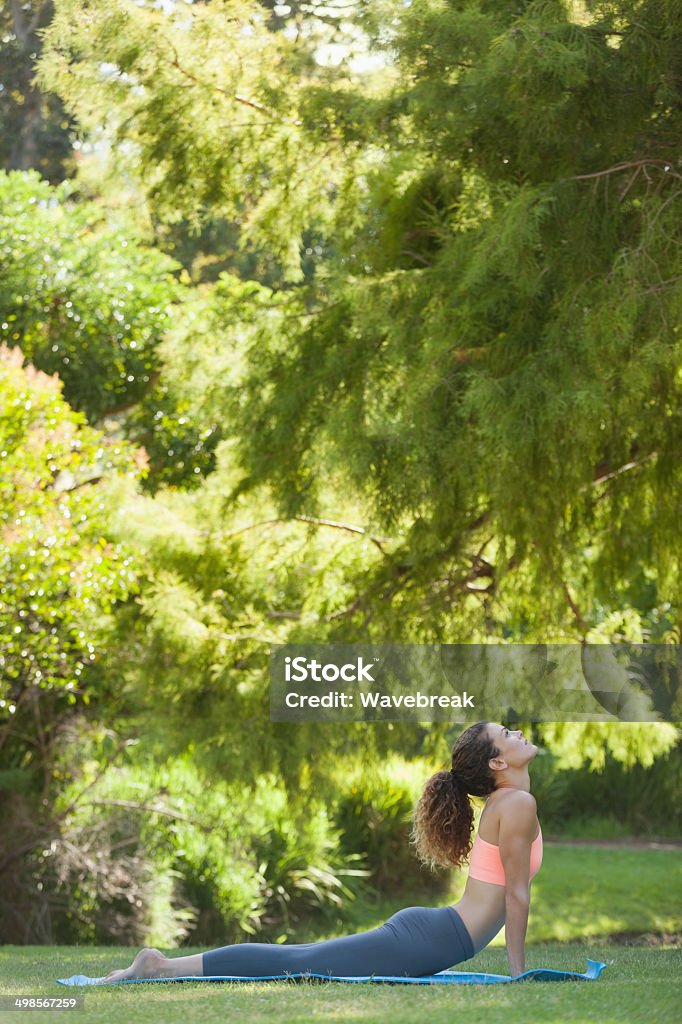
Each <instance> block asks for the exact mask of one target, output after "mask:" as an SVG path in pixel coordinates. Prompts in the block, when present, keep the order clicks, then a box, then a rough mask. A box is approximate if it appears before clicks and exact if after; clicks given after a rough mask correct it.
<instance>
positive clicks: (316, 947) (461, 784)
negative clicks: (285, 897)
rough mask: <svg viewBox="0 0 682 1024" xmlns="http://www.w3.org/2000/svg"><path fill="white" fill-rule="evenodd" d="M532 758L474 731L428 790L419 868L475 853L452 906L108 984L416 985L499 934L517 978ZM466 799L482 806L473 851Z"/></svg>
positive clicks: (530, 858) (418, 829)
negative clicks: (297, 981)
mask: <svg viewBox="0 0 682 1024" xmlns="http://www.w3.org/2000/svg"><path fill="white" fill-rule="evenodd" d="M537 752H538V749H537V747H536V746H534V745H533V744H532V743H529V742H528V741H527V740H525V739H524V738H523V736H522V734H521V732H520V731H518V730H517V731H515V732H513V731H511V730H509V729H506V728H505V727H504V726H502V725H497V724H494V723H491V722H478V723H477V724H476V725H472V726H471V727H470V728H468V729H466V730H465V732H463V733H462V735H461V736H460V737H459V739H458V741H457V743H456V744H455V746H454V748H453V751H452V769H451V770H450V771H449V772H446V771H440V772H436V774H435V775H432V776H431V778H430V779H429V780H428V782H427V783H426V785H425V787H424V791H423V793H422V795H421V797H420V798H419V800H418V802H417V806H416V808H415V815H414V827H413V832H412V839H413V842H414V844H415V846H416V850H417V855H418V856H419V858H420V860H422V861H423V862H424V863H426V864H429V865H430V866H431V867H434V866H435V865H441V866H449V867H454V866H456V867H459V866H461V865H463V864H464V863H465V861H466V858H467V855H468V853H469V850H470V848H471V863H470V865H469V877H468V879H467V883H466V888H465V890H464V895H463V896H462V898H461V899H460V900H459V901H458V902H457V903H455V904H454V906H445V907H406V908H405V909H404V910H399V911H398V912H397V913H396V914H394V915H393V917H391V918H389V920H388V921H386V923H385V924H383V925H381V926H380V927H379V928H374V929H372V930H371V931H367V932H361V933H359V934H357V935H346V936H343V937H342V938H338V939H328V940H326V941H323V942H307V943H299V944H287V943H285V944H283V945H277V944H274V943H262V942H246V943H238V944H236V945H232V946H223V947H221V948H220V949H212V950H210V951H208V952H206V953H197V954H195V955H193V956H180V957H173V958H172V959H168V958H167V957H165V956H164V955H163V954H162V953H160V952H159V951H158V950H157V949H143V950H141V951H140V952H139V953H138V954H137V956H136V957H135V959H134V961H133V963H132V964H131V966H130V967H128V968H127V969H125V970H116V971H111V972H110V973H109V974H108V975H107V976H106V978H105V979H104V980H105V981H123V980H125V979H131V978H178V977H202V976H203V977H210V976H217V975H229V976H234V977H259V976H265V975H286V974H296V973H304V972H311V973H313V974H326V975H334V976H336V977H362V976H367V975H371V974H376V975H401V976H407V977H419V976H421V975H426V974H436V973H438V971H442V970H445V969H446V968H448V967H452V966H453V965H455V964H459V963H462V962H463V961H464V960H469V959H470V958H471V957H472V956H474V955H475V954H476V953H478V952H480V950H482V949H484V948H485V946H487V945H488V943H489V942H490V941H491V940H492V939H493V938H494V936H495V935H497V933H498V932H499V931H500V929H501V928H502V926H503V925H505V926H506V939H507V955H508V958H509V968H510V973H511V975H512V976H513V977H516V976H517V975H519V974H522V973H523V971H524V970H525V961H524V946H525V938H526V926H527V923H528V911H529V908H530V880H531V878H532V877H533V875H534V874H535V873H536V872H537V871H538V869H539V867H540V864H541V862H542V832H541V830H540V826H539V823H538V819H537V813H536V804H535V799H534V798H533V797H532V796H531V793H530V779H529V776H528V765H529V764H530V762H531V761H532V760H533V758H534V757H535V755H536V754H537ZM468 794H471V795H472V796H479V797H487V800H486V804H485V807H484V809H483V812H482V814H481V820H480V823H479V830H478V835H477V836H476V839H475V841H474V844H473V847H471V832H472V829H473V810H472V807H471V804H470V802H469V797H468Z"/></svg>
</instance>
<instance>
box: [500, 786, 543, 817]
mask: <svg viewBox="0 0 682 1024" xmlns="http://www.w3.org/2000/svg"><path fill="white" fill-rule="evenodd" d="M497 807H498V811H499V813H500V815H502V814H504V815H505V816H506V815H508V814H524V815H528V814H531V813H532V814H537V810H538V804H537V800H536V799H535V797H534V796H533V794H532V793H526V791H525V790H523V789H507V790H504V791H500V797H498V799H497Z"/></svg>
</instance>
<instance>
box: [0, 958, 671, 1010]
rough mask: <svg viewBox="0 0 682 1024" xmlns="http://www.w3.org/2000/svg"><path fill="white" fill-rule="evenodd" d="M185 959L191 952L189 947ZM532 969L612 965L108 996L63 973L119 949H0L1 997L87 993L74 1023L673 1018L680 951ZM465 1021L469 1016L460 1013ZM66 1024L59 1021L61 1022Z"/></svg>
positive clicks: (498, 966)
mask: <svg viewBox="0 0 682 1024" xmlns="http://www.w3.org/2000/svg"><path fill="white" fill-rule="evenodd" d="M183 952H197V950H186V951H183ZM528 954H529V955H528V958H527V962H528V967H529V968H530V967H533V966H540V965H545V966H549V967H555V968H566V969H569V970H581V971H582V970H584V969H585V961H586V958H587V956H588V955H589V956H590V957H591V958H592V959H597V960H603V961H604V962H605V963H607V964H608V967H607V969H606V971H605V972H604V973H603V974H602V976H601V978H599V979H598V980H597V981H592V982H567V983H560V984H540V983H525V984H519V985H516V986H501V985H499V986H498V985H491V986H458V987H445V986H443V988H439V987H437V986H426V985H425V986H423V987H422V986H402V985H372V984H368V985H350V984H348V985H344V984H343V983H338V982H337V983H334V982H321V983H315V982H311V981H303V982H300V983H295V982H267V983H251V982H243V983H238V984H229V983H228V984H215V985H209V984H207V983H195V984H191V983H183V984H172V983H171V984H168V985H166V984H151V985H142V984H140V985H122V986H119V987H118V988H108V989H97V990H92V989H67V988H63V987H61V986H59V985H56V984H55V983H54V979H55V978H57V977H60V976H64V975H69V974H73V973H76V972H78V973H80V972H83V973H85V974H92V975H101V974H102V973H103V972H104V971H105V969H107V968H109V967H110V966H111V965H112V964H117V963H122V962H123V961H124V960H125V955H124V951H123V950H121V949H117V950H106V949H102V948H97V949H78V948H74V947H63V948H44V947H28V948H27V947H17V946H4V947H2V948H1V949H0V978H2V983H1V988H2V992H3V993H11V994H12V995H17V994H19V995H24V994H26V995H27V994H33V995H38V994H42V995H71V994H73V993H76V992H83V993H84V994H85V1010H84V1011H76V1012H75V1014H74V1017H73V1018H71V1019H75V1021H76V1022H77V1024H128V1022H130V1021H135V1024H167V1022H174V1021H179V1022H182V1024H195V1022H196V1024H225V1022H226V1021H230V1020H233V1021H248V1022H249V1024H261V1022H262V1024H272V1022H273V1021H277V1022H278V1024H304V1022H305V1024H308V1022H310V1021H321V1022H323V1021H357V1022H359V1024H374V1022H376V1024H384V1022H385V1021H391V1024H415V1022H417V1021H428V1022H429V1024H452V1022H453V1021H454V1020H466V1022H467V1024H478V1022H480V1024H493V1022H495V1021H502V1020H504V1022H505V1024H517V1022H518V1024H545V1022H546V1024H556V1022H558V1021H561V1022H564V1021H567V1022H576V1024H578V1022H583V1021H595V1022H601V1024H611V1022H621V1021H627V1022H632V1024H638V1022H642V1024H665V1022H667V1021H670V1022H671V1024H672V1022H673V1021H676V1020H678V1019H679V1018H678V1015H677V1014H678V1011H679V1002H680V983H679V980H678V979H679V976H680V972H681V971H682V950H680V949H666V948H660V949H655V950H653V949H639V948H623V947H613V946H608V945H598V944H597V945H595V944H592V943H589V944H585V945H580V946H567V947H563V948H561V947H557V946H537V947H532V948H531V949H529V951H528ZM469 965H470V966H471V968H472V969H474V970H485V971H493V972H495V973H503V972H505V970H506V964H505V956H504V951H503V950H486V951H485V952H484V953H480V954H479V955H478V956H477V957H475V958H474V959H473V960H471V961H470V964H467V967H468V966H469ZM462 1014H464V1015H465V1016H461V1015H462ZM18 1019H20V1020H22V1021H24V1022H31V1024H39V1022H41V1021H42V1022H44V1021H45V1019H46V1017H45V1014H44V1013H37V1012H30V1011H23V1012H22V1013H21V1015H20V1017H19V1018H17V1016H15V1015H14V1014H12V1015H11V1016H10V1013H8V1012H6V1013H0V1020H2V1021H3V1022H4V1021H8V1022H9V1024H12V1022H15V1021H17V1020H18ZM60 1019H62V1018H60Z"/></svg>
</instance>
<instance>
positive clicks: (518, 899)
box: [500, 790, 538, 977]
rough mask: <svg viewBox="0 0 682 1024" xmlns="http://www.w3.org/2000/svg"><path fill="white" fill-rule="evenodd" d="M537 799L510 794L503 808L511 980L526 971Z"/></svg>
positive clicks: (507, 937) (502, 837) (516, 793)
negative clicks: (527, 930) (531, 859)
mask: <svg viewBox="0 0 682 1024" xmlns="http://www.w3.org/2000/svg"><path fill="white" fill-rule="evenodd" d="M537 827H538V818H537V804H536V802H535V797H533V796H531V794H530V793H525V792H523V791H521V790H517V791H516V792H510V793H509V796H507V797H506V798H505V800H504V804H502V805H501V806H500V858H501V860H502V866H503V868H504V875H505V880H506V882H505V894H504V898H505V936H506V943H507V957H508V959H509V969H510V972H511V975H512V977H516V976H517V975H519V974H523V972H524V971H525V969H526V967H525V964H526V958H525V945H526V929H527V927H528V912H529V910H530V848H531V846H532V843H533V840H534V838H535V833H536V832H537Z"/></svg>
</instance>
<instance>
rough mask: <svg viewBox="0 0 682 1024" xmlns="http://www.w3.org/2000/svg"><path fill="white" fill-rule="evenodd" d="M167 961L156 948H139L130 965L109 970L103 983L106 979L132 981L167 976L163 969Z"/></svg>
mask: <svg viewBox="0 0 682 1024" xmlns="http://www.w3.org/2000/svg"><path fill="white" fill-rule="evenodd" d="M167 963H168V957H166V956H164V955H163V953H161V952H160V951H159V950H158V949H149V948H145V949H141V950H140V952H139V953H138V954H137V956H136V957H135V959H134V960H133V962H132V964H131V965H130V967H126V968H123V969H121V970H117V971H109V973H108V974H107V975H106V977H105V978H104V979H103V983H104V984H106V982H108V981H132V980H133V979H135V978H165V977H168V973H167V972H166V970H165V965H166V964H167Z"/></svg>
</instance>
